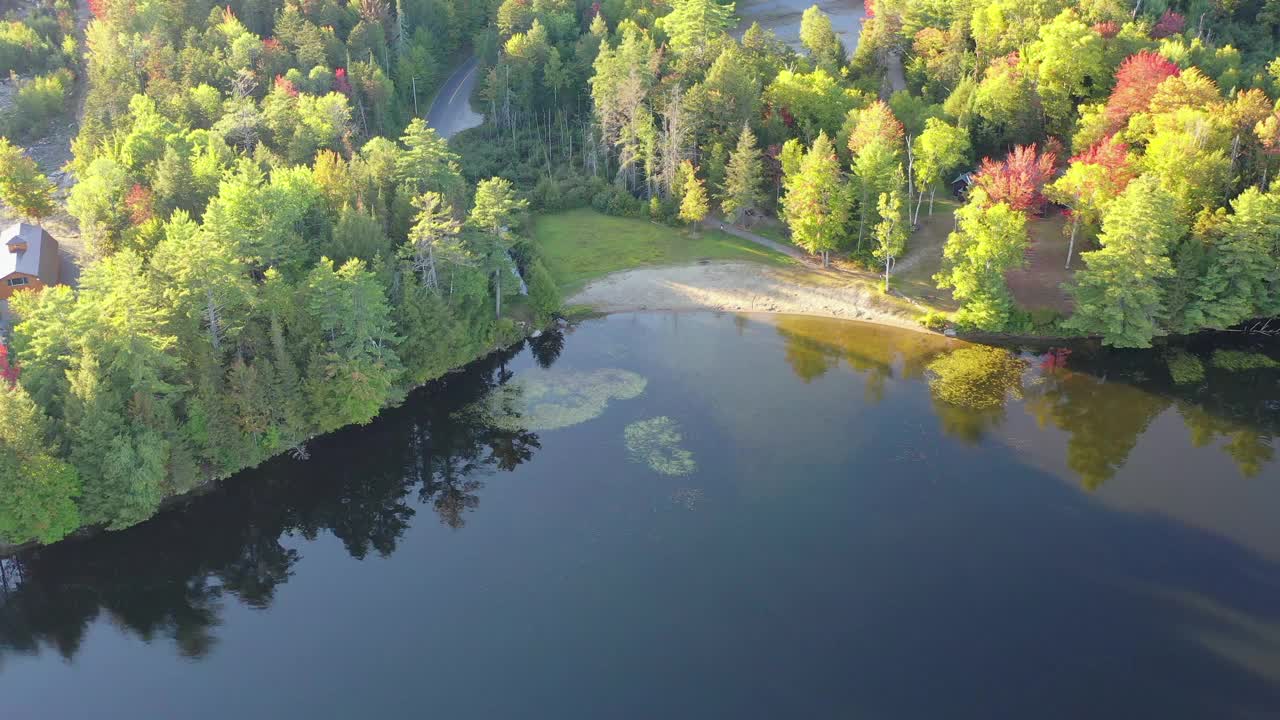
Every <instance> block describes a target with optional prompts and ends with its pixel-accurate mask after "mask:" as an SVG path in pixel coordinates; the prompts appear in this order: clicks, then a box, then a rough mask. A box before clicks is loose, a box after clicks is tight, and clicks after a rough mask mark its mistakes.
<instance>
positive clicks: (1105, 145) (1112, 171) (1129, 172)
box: [1071, 135, 1136, 194]
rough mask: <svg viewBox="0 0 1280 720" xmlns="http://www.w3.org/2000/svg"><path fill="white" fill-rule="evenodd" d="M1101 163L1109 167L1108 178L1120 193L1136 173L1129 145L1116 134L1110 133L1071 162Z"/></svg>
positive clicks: (1083, 163)
mask: <svg viewBox="0 0 1280 720" xmlns="http://www.w3.org/2000/svg"><path fill="white" fill-rule="evenodd" d="M1076 163H1080V164H1082V165H1101V166H1103V167H1104V168H1106V169H1107V179H1108V181H1109V182H1111V183H1113V184H1114V186H1115V188H1116V194H1119V193H1120V192H1121V191H1123V190H1124V189H1125V187H1127V186H1128V185H1129V181H1131V180H1133V178H1134V176H1135V175H1136V173H1135V172H1134V169H1133V164H1132V162H1130V158H1129V146H1128V145H1126V144H1125V143H1124V142H1123V141H1121V140H1120V139H1119V138H1117V137H1116V136H1115V135H1108V136H1107V137H1105V138H1103V139H1101V140H1099V141H1098V142H1096V143H1094V144H1093V145H1091V146H1089V148H1088V149H1087V150H1085V151H1084V152H1082V153H1079V154H1077V155H1076V156H1074V157H1072V158H1071V164H1073V165H1074V164H1076Z"/></svg>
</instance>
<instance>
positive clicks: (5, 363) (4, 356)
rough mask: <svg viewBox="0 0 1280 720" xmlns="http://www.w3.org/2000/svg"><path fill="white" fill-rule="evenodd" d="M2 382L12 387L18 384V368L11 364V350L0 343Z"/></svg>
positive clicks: (0, 376) (0, 374)
mask: <svg viewBox="0 0 1280 720" xmlns="http://www.w3.org/2000/svg"><path fill="white" fill-rule="evenodd" d="M0 381H3V382H4V383H6V384H8V385H9V386H10V387H12V386H13V384H14V383H16V382H18V366H17V365H16V364H11V363H10V362H9V348H7V347H5V345H4V343H3V342H0Z"/></svg>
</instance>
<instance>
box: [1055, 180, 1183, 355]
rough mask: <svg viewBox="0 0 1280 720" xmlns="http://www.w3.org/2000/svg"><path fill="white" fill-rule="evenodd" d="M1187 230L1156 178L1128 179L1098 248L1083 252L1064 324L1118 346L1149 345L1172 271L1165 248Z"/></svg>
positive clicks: (1160, 316) (1174, 200)
mask: <svg viewBox="0 0 1280 720" xmlns="http://www.w3.org/2000/svg"><path fill="white" fill-rule="evenodd" d="M1185 233H1186V226H1185V225H1184V224H1183V223H1182V222H1181V220H1180V219H1179V217H1178V209H1177V198H1176V197H1174V195H1173V193H1171V192H1169V191H1168V190H1165V189H1164V188H1162V187H1161V186H1160V182H1159V180H1158V179H1157V178H1155V177H1152V176H1149V175H1148V176H1143V177H1140V178H1138V179H1137V180H1135V181H1133V182H1132V183H1130V184H1129V187H1128V188H1126V189H1125V191H1124V193H1122V194H1121V195H1120V197H1119V198H1117V199H1116V201H1115V202H1114V203H1113V204H1112V205H1111V208H1110V209H1109V210H1108V211H1107V216H1106V219H1104V220H1103V224H1102V235H1100V236H1099V237H1098V241H1099V243H1100V244H1101V245H1102V248H1101V249H1100V250H1095V251H1093V252H1088V253H1084V254H1082V255H1081V256H1080V257H1081V258H1082V259H1083V260H1084V263H1085V268H1084V269H1083V270H1081V271H1080V272H1079V273H1077V274H1076V284H1075V286H1074V287H1073V288H1072V293H1073V294H1074V295H1075V299H1076V311H1075V314H1074V315H1073V316H1072V317H1071V319H1070V321H1069V327H1071V328H1072V329H1075V330H1078V331H1080V332H1084V333H1090V334H1099V335H1101V336H1102V340H1103V342H1105V343H1107V344H1108V345H1115V346H1117V347H1139V348H1140V347H1150V346H1151V338H1152V337H1154V336H1155V335H1156V334H1157V333H1159V332H1160V330H1161V320H1162V319H1163V318H1164V317H1166V314H1167V313H1166V307H1165V303H1164V300H1165V287H1164V284H1165V282H1166V281H1167V280H1168V279H1169V278H1171V277H1172V276H1173V274H1174V271H1173V265H1172V263H1171V262H1170V259H1169V252H1170V250H1171V249H1172V248H1173V245H1174V243H1175V242H1177V241H1178V240H1179V239H1180V238H1181V237H1182V236H1183V235H1184V234H1185Z"/></svg>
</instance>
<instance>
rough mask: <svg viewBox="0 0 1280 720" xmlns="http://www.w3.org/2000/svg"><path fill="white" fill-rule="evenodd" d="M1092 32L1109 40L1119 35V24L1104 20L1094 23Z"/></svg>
mask: <svg viewBox="0 0 1280 720" xmlns="http://www.w3.org/2000/svg"><path fill="white" fill-rule="evenodd" d="M1093 31H1094V32H1096V33H1098V34H1099V35H1101V36H1102V37H1104V38H1107V39H1108V40H1110V39H1111V38H1113V37H1115V36H1116V35H1119V34H1120V23H1117V22H1116V21H1115V20H1104V21H1103V22H1100V23H1096V24H1095V25H1094V26H1093Z"/></svg>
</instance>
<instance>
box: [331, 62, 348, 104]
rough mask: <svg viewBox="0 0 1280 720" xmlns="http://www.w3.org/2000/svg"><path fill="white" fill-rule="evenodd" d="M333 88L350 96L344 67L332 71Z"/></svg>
mask: <svg viewBox="0 0 1280 720" xmlns="http://www.w3.org/2000/svg"><path fill="white" fill-rule="evenodd" d="M333 89H334V90H337V91H338V92H340V93H342V94H343V95H346V96H348V97H350V96H351V83H350V82H349V81H348V80H347V69H346V68H338V69H337V70H334V71H333Z"/></svg>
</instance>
